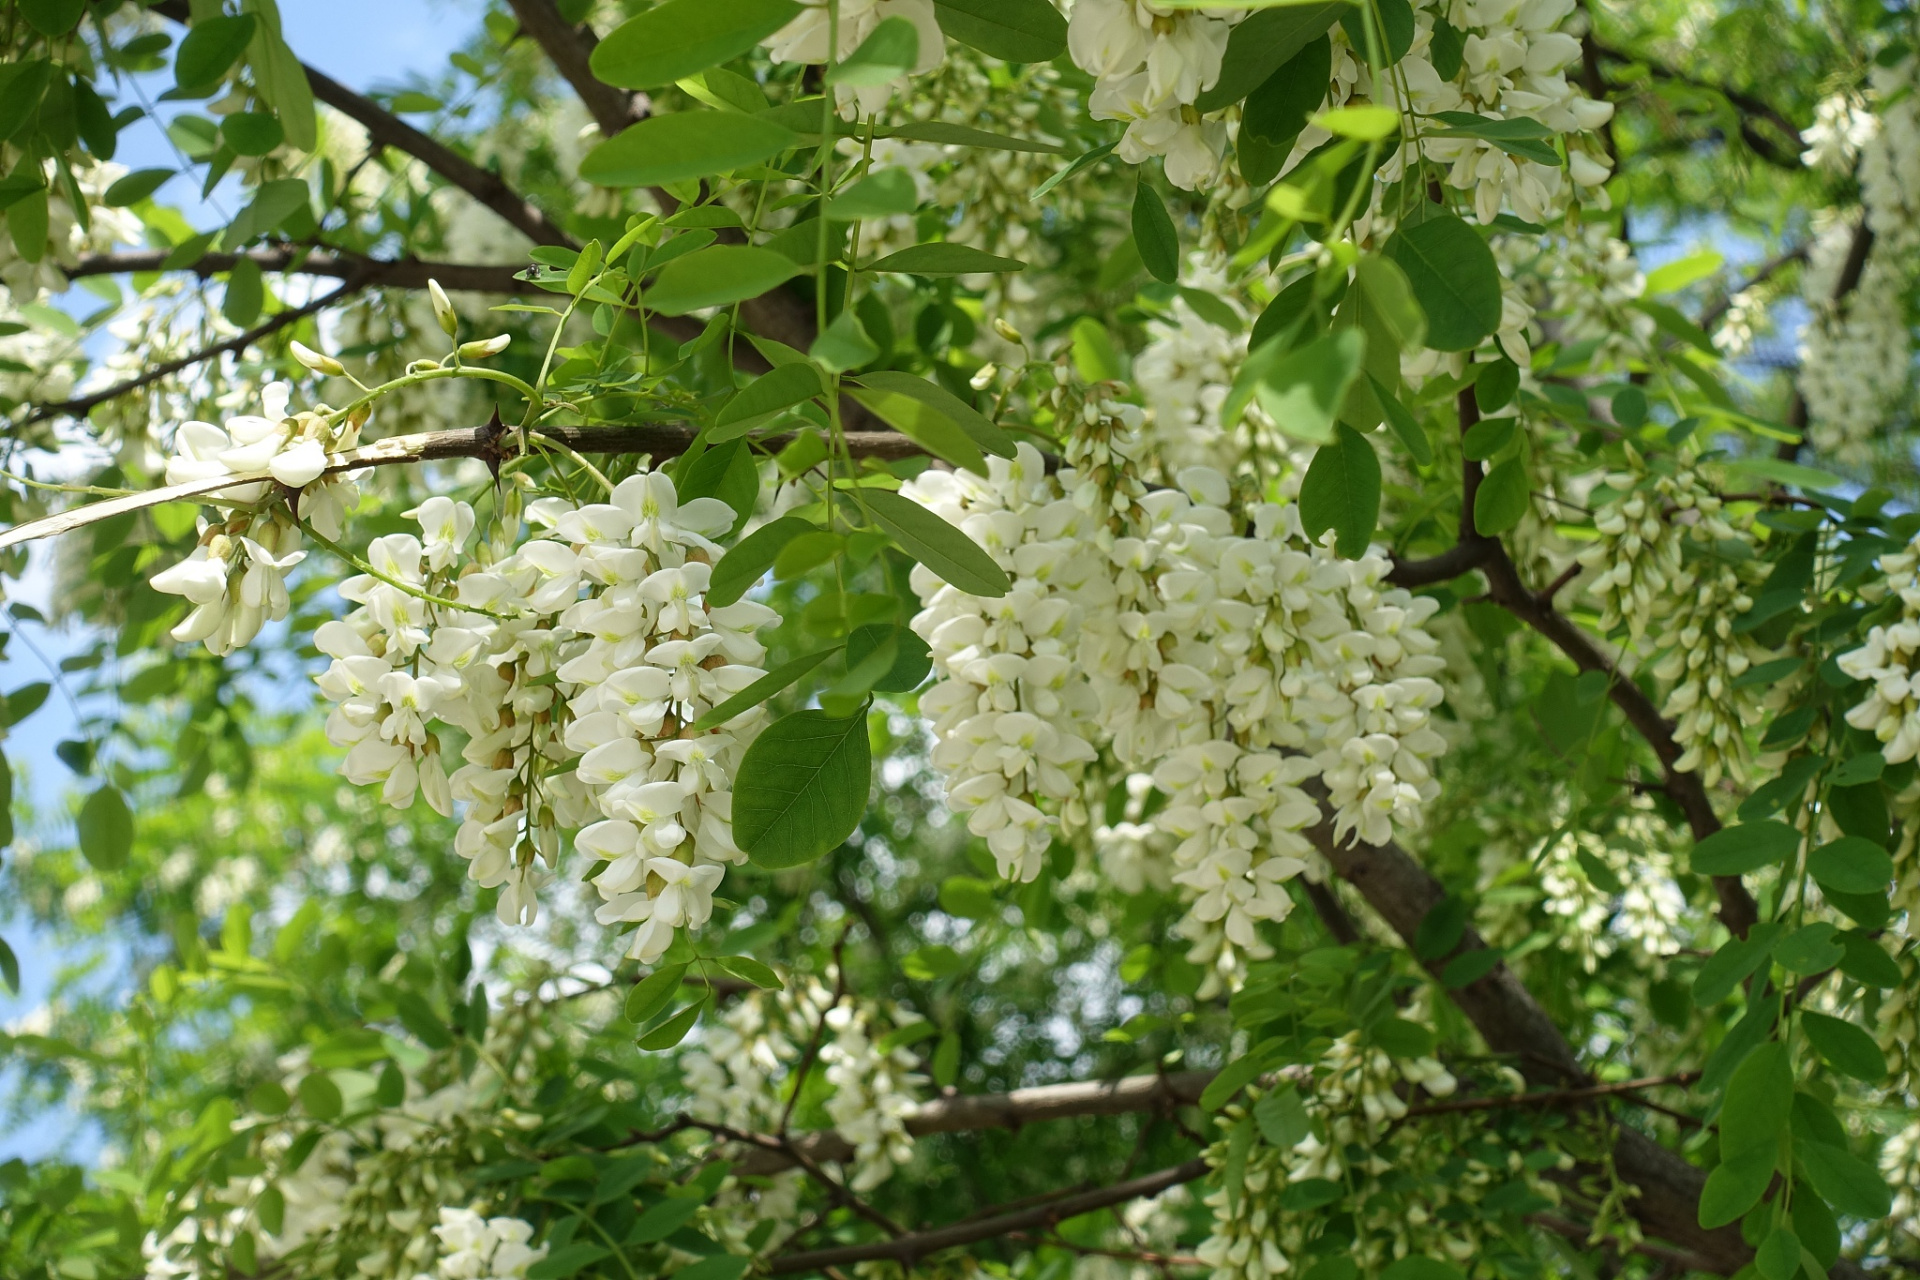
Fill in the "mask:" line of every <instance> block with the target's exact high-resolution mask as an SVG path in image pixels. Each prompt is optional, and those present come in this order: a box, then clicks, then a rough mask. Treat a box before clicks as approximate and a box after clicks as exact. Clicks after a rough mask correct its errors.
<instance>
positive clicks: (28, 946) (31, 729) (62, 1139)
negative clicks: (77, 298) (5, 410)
mask: <svg viewBox="0 0 1920 1280" xmlns="http://www.w3.org/2000/svg"><path fill="white" fill-rule="evenodd" d="M484 11H485V6H484V3H482V2H481V0H280V12H281V16H282V21H283V23H284V30H285V32H286V35H287V41H288V43H289V44H291V45H292V46H293V48H294V50H295V52H297V53H298V54H299V55H300V57H301V58H302V59H303V60H304V61H306V62H307V63H309V64H310V65H312V66H314V67H317V68H319V69H320V70H321V71H324V72H326V73H327V74H328V75H330V76H332V77H333V78H334V79H336V80H338V81H340V82H341V83H343V84H346V85H348V86H349V87H351V88H354V89H361V90H366V89H375V88H391V87H397V86H399V85H400V84H402V83H404V82H405V81H406V79H407V78H408V75H409V73H410V72H415V73H419V74H421V75H423V76H427V77H433V76H436V75H438V73H439V72H441V71H442V70H443V69H444V68H445V67H446V61H447V57H448V55H449V54H451V53H452V52H453V51H454V50H455V49H456V48H458V47H459V46H460V45H461V44H462V43H464V42H465V41H466V40H467V39H468V38H469V37H470V36H471V35H472V34H473V33H474V32H475V31H476V30H477V29H478V26H479V22H480V16H481V14H482V13H483V12H484ZM156 79H157V83H156V84H155V85H154V86H152V87H151V88H150V90H149V92H150V95H151V94H152V93H157V92H159V91H160V90H164V89H165V88H166V87H167V85H168V84H169V83H170V79H169V78H167V77H164V76H162V77H157V78H156ZM116 159H117V160H118V161H119V162H120V163H123V164H125V165H127V166H128V167H129V168H134V169H140V168H148V167H157V166H165V167H168V168H172V167H175V165H176V164H177V163H178V161H177V159H176V157H175V156H174V154H173V152H172V150H171V149H170V148H169V147H168V146H167V143H166V140H165V138H164V137H163V135H162V134H161V132H160V129H159V127H158V126H156V125H155V124H153V123H151V122H149V121H141V122H139V123H138V124H136V125H134V126H132V127H130V128H129V129H128V130H127V131H126V132H125V133H124V134H122V135H121V146H120V152H119V155H118V156H117V157H116ZM184 187H185V183H182V182H177V183H175V184H174V185H173V186H171V187H169V188H168V190H167V192H166V193H165V195H164V197H163V198H168V199H171V200H174V201H180V200H182V199H183V198H184V197H185V196H186V194H187V192H186V191H184V190H183V188H184ZM186 212H187V214H188V216H189V218H192V219H193V220H194V221H196V222H198V223H202V224H207V225H210V223H211V219H210V217H202V216H196V214H197V212H199V211H198V210H196V208H195V207H194V206H193V205H192V204H189V205H188V206H187V208H186ZM229 212H231V211H229ZM32 565H33V567H32V569H31V570H30V571H29V573H28V574H27V576H26V578H25V579H24V580H22V581H21V582H19V583H17V584H9V588H8V592H7V598H8V599H9V600H15V601H22V602H25V603H28V604H32V605H34V606H36V607H39V608H44V607H45V606H46V604H47V602H48V595H49V591H50V588H51V575H50V573H49V572H48V556H47V553H46V551H45V550H44V549H43V550H41V551H40V552H39V553H38V554H36V555H35V557H34V559H33V561H32ZM18 631H19V632H20V633H22V634H20V635H16V636H15V638H14V640H13V642H12V643H11V644H10V645H9V646H8V649H7V655H6V658H5V659H4V660H0V690H11V689H17V688H19V687H20V686H21V685H24V684H28V683H31V682H33V681H37V680H45V679H48V667H47V664H48V663H58V662H59V660H60V659H61V658H62V657H65V656H66V655H68V654H71V653H74V652H76V651H78V650H79V649H80V648H82V647H84V643H85V639H86V637H84V636H82V635H76V634H73V633H71V632H66V631H61V630H48V629H47V628H43V627H39V626H36V625H34V624H32V623H21V624H19V626H18ZM23 640H24V641H30V642H31V644H32V646H33V647H37V648H38V649H39V650H40V652H41V653H42V654H44V655H45V658H46V661H45V662H43V661H42V660H41V658H40V657H38V656H36V655H35V654H34V653H33V652H31V651H30V648H29V646H28V644H26V643H23ZM74 725H75V717H74V714H73V709H72V707H71V706H70V705H69V704H68V703H67V702H66V700H65V699H64V698H63V697H61V696H60V694H58V693H55V694H54V695H53V696H52V697H50V698H48V699H47V701H46V703H45V705H43V706H42V707H41V708H40V710H39V711H37V712H36V713H34V715H33V716H32V717H30V718H29V719H28V720H27V721H25V722H24V723H22V724H21V725H19V726H17V727H16V728H15V729H14V730H13V731H12V732H11V733H10V734H9V735H8V737H7V742H6V753H7V756H8V758H9V759H10V760H11V761H13V763H14V767H15V769H16V770H17V771H18V772H19V773H20V774H22V775H24V776H23V777H22V778H21V779H20V780H19V781H20V783H21V784H23V785H22V787H21V789H22V791H23V792H25V793H26V794H28V795H30V796H31V797H32V801H33V804H34V805H35V807H36V808H38V809H40V810H42V811H43V812H45V811H49V810H51V811H58V810H59V809H60V808H61V807H62V805H63V801H64V796H65V794H66V793H67V791H68V790H69V789H70V788H71V785H72V783H73V781H74V779H73V775H72V774H71V773H70V772H69V771H68V770H67V768H66V766H65V765H63V764H61V763H60V762H59V761H58V760H57V759H56V758H55V757H54V754H53V749H54V746H55V745H56V744H57V743H59V742H60V741H62V740H63V739H66V738H70V737H73V736H74ZM3 856H4V855H0V857H3ZM0 937H5V938H6V940H7V941H8V942H9V943H10V944H12V946H13V948H14V950H15V951H16V952H17V953H18V954H19V958H20V967H21V977H22V984H23V987H24V990H23V991H22V992H21V994H20V995H19V996H18V997H13V996H9V995H7V994H6V993H5V992H4V991H0V1025H7V1024H10V1023H13V1022H14V1021H16V1020H17V1019H19V1018H21V1017H22V1016H24V1015H26V1014H29V1013H30V1012H31V1011H32V1010H34V1009H37V1008H39V1007H40V1006H41V1005H42V1004H43V1003H44V1002H45V1000H46V998H47V992H48V990H49V988H50V986H51V984H52V980H53V977H54V970H55V969H56V968H57V967H58V966H59V965H60V964H61V963H62V961H63V959H68V958H70V957H63V955H62V954H61V953H60V952H59V951H58V950H57V949H56V948H54V947H53V946H52V945H51V940H50V939H48V938H46V937H44V936H38V935H35V934H32V933H29V932H28V931H27V930H26V928H25V926H24V924H22V923H20V922H17V921H9V920H7V919H6V918H5V917H4V916H0ZM120 968H121V966H120V965H117V964H110V965H109V966H108V971H107V972H106V973H105V974H103V975H102V976H103V977H104V978H105V980H107V981H112V980H113V972H112V971H113V970H117V969H120ZM6 1089H7V1078H6V1073H5V1072H4V1071H0V1094H4V1093H5V1091H6ZM97 1148H98V1137H97V1135H95V1134H93V1133H91V1132H89V1131H88V1130H87V1128H86V1127H85V1125H84V1124H83V1123H82V1122H81V1121H80V1120H79V1118H78V1117H77V1116H75V1115H73V1114H71V1113H67V1112H53V1113H49V1114H46V1115H43V1116H41V1117H40V1118H39V1119H38V1120H36V1121H35V1122H34V1123H32V1124H29V1125H26V1126H23V1127H21V1128H19V1129H17V1130H14V1131H12V1132H6V1133H0V1160H5V1159H7V1158H9V1157H11V1156H27V1157H32V1156H35V1155H42V1154H46V1153H47V1152H50V1151H55V1150H62V1151H65V1152H66V1153H67V1154H69V1155H71V1156H73V1157H74V1158H78V1159H82V1160H84V1159H87V1158H89V1157H90V1156H91V1155H92V1153H93V1152H94V1151H96V1150H97Z"/></svg>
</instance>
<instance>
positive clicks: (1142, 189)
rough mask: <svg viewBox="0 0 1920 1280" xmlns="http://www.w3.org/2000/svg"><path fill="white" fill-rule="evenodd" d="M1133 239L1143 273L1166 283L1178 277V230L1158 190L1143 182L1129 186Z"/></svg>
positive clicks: (1171, 282) (1170, 282)
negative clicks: (1144, 268) (1130, 188)
mask: <svg viewBox="0 0 1920 1280" xmlns="http://www.w3.org/2000/svg"><path fill="white" fill-rule="evenodd" d="M1133 243H1134V245H1135V246H1136V247H1137V248H1138V249H1139V250H1140V261H1142V262H1144V263H1146V264H1147V274H1149V275H1151V276H1152V277H1153V278H1154V279H1155V280H1161V281H1164V282H1166V283H1167V284H1173V283H1174V282H1175V281H1177V280H1179V279H1180V233H1179V232H1178V231H1176V230H1175V229H1174V226H1173V219H1172V218H1171V217H1170V216H1168V214H1167V206H1166V205H1165V204H1164V203H1163V202H1162V201H1161V199H1160V193H1159V192H1157V191H1155V190H1154V189H1153V188H1152V187H1150V186H1148V185H1147V184H1146V183H1144V182H1142V183H1140V184H1138V185H1137V186H1135V187H1134V189H1133Z"/></svg>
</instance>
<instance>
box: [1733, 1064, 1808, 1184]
mask: <svg viewBox="0 0 1920 1280" xmlns="http://www.w3.org/2000/svg"><path fill="white" fill-rule="evenodd" d="M1792 1114H1793V1056H1792V1054H1791V1053H1789V1052H1788V1050H1787V1046H1786V1045H1784V1044H1782V1043H1780V1042H1779V1041H1777V1040H1775V1041H1771V1042H1769V1043H1767V1044H1763V1045H1761V1046H1760V1047H1759V1048H1757V1049H1755V1050H1754V1051H1753V1052H1752V1053H1750V1054H1748V1055H1747V1057H1746V1061H1744V1062H1742V1063H1741V1064H1740V1066H1739V1068H1738V1069H1737V1070H1735V1071H1734V1073H1733V1078H1732V1079H1731V1080H1729V1081H1728V1082H1727V1093H1726V1098H1725V1100H1724V1101H1723V1102H1722V1103H1721V1105H1720V1158H1721V1160H1723V1161H1730V1160H1742V1159H1746V1158H1748V1157H1749V1156H1751V1155H1752V1154H1753V1153H1759V1154H1760V1155H1762V1156H1764V1157H1765V1158H1766V1160H1767V1163H1768V1164H1769V1165H1771V1164H1772V1163H1773V1160H1774V1158H1775V1155H1776V1153H1777V1152H1778V1150H1779V1146H1780V1135H1781V1133H1783V1132H1784V1131H1785V1130H1786V1128H1787V1121H1788V1119H1789V1117H1790V1116H1791V1115H1792ZM1742 1212H1745V1210H1742Z"/></svg>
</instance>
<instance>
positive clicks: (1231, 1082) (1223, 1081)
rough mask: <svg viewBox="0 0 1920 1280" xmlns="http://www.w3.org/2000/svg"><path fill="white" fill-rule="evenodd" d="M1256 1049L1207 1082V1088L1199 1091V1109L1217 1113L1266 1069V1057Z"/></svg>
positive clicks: (1228, 1065)
mask: <svg viewBox="0 0 1920 1280" xmlns="http://www.w3.org/2000/svg"><path fill="white" fill-rule="evenodd" d="M1265 1047H1266V1046H1265V1045H1261V1046H1258V1047H1256V1048H1255V1049H1254V1050H1253V1051H1252V1052H1250V1053H1246V1054H1243V1055H1242V1056H1240V1057H1238V1058H1235V1059H1234V1060H1233V1061H1232V1062H1229V1063H1228V1064H1227V1065H1226V1066H1224V1067H1222V1068H1221V1069H1220V1074H1218V1075H1216V1076H1215V1077H1214V1078H1213V1079H1211V1080H1209V1081H1207V1087H1206V1088H1204V1089H1202V1090H1201V1091H1200V1109H1201V1110H1202V1111H1218V1110H1219V1109H1220V1108H1221V1107H1224V1106H1225V1105H1227V1103H1228V1102H1230V1101H1232V1100H1233V1097H1234V1095H1235V1094H1237V1093H1239V1092H1240V1091H1241V1090H1242V1089H1244V1088H1246V1087H1247V1086H1248V1085H1249V1084H1251V1083H1253V1081H1254V1080H1255V1079H1256V1078H1257V1077H1258V1076H1259V1075H1260V1073H1261V1072H1262V1071H1265V1070H1266V1069H1267V1055H1266V1054H1265V1053H1264V1052H1262V1051H1261V1050H1262V1049H1264V1048H1265Z"/></svg>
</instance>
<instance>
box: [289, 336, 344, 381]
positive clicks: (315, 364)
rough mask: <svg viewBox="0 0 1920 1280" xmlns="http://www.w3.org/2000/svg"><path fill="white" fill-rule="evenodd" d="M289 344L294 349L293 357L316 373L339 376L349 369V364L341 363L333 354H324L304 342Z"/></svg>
mask: <svg viewBox="0 0 1920 1280" xmlns="http://www.w3.org/2000/svg"><path fill="white" fill-rule="evenodd" d="M289 345H290V347H291V349H292V351H293V358H294V359H295V360H298V361H299V362H300V363H301V364H303V365H305V366H307V368H309V369H311V370H313V371H314V372H315V373H324V374H327V375H329V376H331V377H335V378H337V377H340V376H342V375H344V374H345V373H346V371H347V366H345V365H343V364H341V363H340V362H339V361H338V360H335V359H334V358H333V357H332V356H323V355H321V354H320V353H319V352H318V351H315V350H314V349H313V348H312V347H309V346H307V345H306V344H305V343H303V342H294V343H291V344H289Z"/></svg>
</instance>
